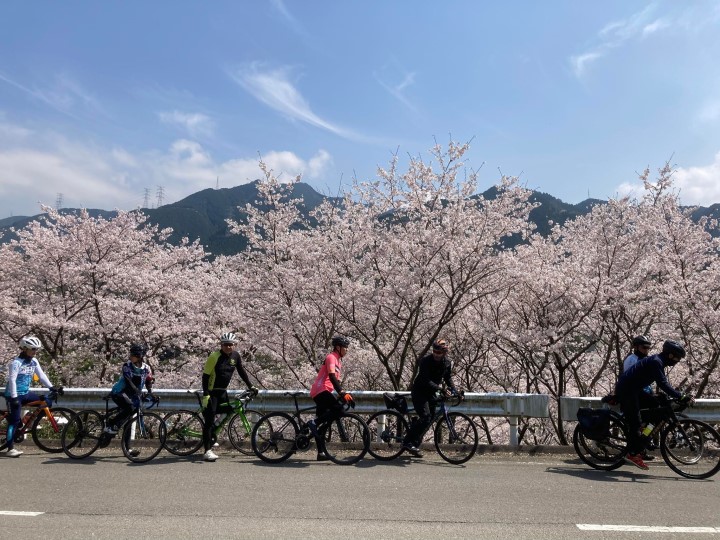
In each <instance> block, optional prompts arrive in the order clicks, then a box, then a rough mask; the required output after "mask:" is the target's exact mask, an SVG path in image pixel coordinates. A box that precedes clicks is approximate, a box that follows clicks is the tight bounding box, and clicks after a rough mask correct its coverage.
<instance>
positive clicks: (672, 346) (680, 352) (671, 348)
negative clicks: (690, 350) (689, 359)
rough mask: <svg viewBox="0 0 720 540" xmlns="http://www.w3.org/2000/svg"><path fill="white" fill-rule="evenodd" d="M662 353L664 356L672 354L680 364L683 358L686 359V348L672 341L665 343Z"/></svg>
mask: <svg viewBox="0 0 720 540" xmlns="http://www.w3.org/2000/svg"><path fill="white" fill-rule="evenodd" d="M662 352H663V354H664V355H667V354H672V355H673V356H674V357H675V358H676V359H677V360H676V362H679V361H680V359H681V358H685V347H683V346H682V345H680V344H679V343H678V342H677V341H673V340H671V339H668V340H667V341H666V342H665V343H663V346H662Z"/></svg>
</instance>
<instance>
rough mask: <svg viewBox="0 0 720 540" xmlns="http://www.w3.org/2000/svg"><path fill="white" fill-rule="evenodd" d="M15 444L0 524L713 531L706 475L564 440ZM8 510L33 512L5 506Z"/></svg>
mask: <svg viewBox="0 0 720 540" xmlns="http://www.w3.org/2000/svg"><path fill="white" fill-rule="evenodd" d="M22 447H23V449H24V450H25V451H26V453H25V454H24V455H23V456H22V457H20V458H18V459H12V458H8V457H5V456H3V455H2V454H0V475H1V478H2V491H3V497H2V500H1V501H0V531H2V533H1V537H2V538H8V539H10V538H12V539H23V538H28V539H30V538H32V539H36V538H39V537H40V538H42V537H50V538H54V539H58V538H61V539H63V538H100V539H105V538H107V539H110V538H112V539H118V538H283V539H285V538H318V539H325V538H328V539H330V538H332V539H334V540H337V539H338V538H340V539H355V538H392V539H405V538H408V539H410V538H411V539H421V538H492V539H494V540H501V539H510V538H512V539H516V538H532V539H546V538H553V539H558V538H559V539H585V538H587V539H604V538H613V539H615V538H619V539H624V538H633V539H638V538H640V539H644V538H647V539H655V538H662V539H666V538H667V539H671V538H683V539H685V540H688V539H693V540H694V539H701V538H717V539H720V475H718V478H716V479H710V480H705V481H697V480H685V479H683V478H681V477H679V476H677V475H675V474H674V473H673V472H672V471H671V470H670V469H668V468H667V467H666V466H665V465H664V464H662V462H660V463H654V464H653V465H652V466H651V468H650V471H647V472H644V471H641V470H639V469H636V468H631V467H630V466H627V467H622V468H620V469H619V470H617V471H613V472H600V471H592V470H589V469H588V468H587V467H586V466H585V465H583V464H582V463H581V462H580V461H579V460H577V459H576V458H575V457H574V456H573V455H572V454H557V453H554V454H537V455H529V454H525V453H523V454H512V453H509V452H500V453H493V454H484V455H478V456H476V457H474V458H473V459H472V460H471V461H469V462H468V463H466V464H465V465H464V466H454V465H449V464H447V463H445V462H444V461H442V460H440V459H439V458H438V457H437V456H436V455H435V454H433V453H428V454H427V456H426V457H425V458H423V459H415V458H413V459H410V458H400V459H398V460H396V461H394V462H390V463H382V462H378V461H375V460H373V459H372V458H369V459H365V460H363V461H362V462H360V463H359V464H358V465H354V466H345V467H343V466H338V465H334V464H332V463H330V462H316V461H314V459H313V457H314V454H313V453H312V452H309V453H302V454H298V455H297V457H293V459H291V460H290V461H288V462H286V463H284V464H280V465H268V464H265V463H263V462H261V461H259V460H257V459H255V458H254V457H247V456H242V455H239V454H237V453H231V452H230V451H229V450H225V449H223V450H221V451H220V454H221V458H220V459H219V460H218V461H217V462H215V463H205V462H203V461H202V460H201V459H200V457H199V456H196V457H192V458H177V457H174V456H170V455H168V454H166V453H162V454H160V456H158V458H156V459H155V460H154V461H152V462H150V463H148V464H144V465H137V464H131V463H129V462H128V461H127V460H126V459H125V458H124V457H123V456H122V453H121V452H120V451H119V449H112V448H109V449H106V450H104V451H103V452H102V453H101V454H99V455H97V456H93V457H91V458H88V459H87V460H84V461H73V460H70V459H68V458H66V457H65V456H64V455H62V454H60V455H51V454H44V453H41V452H39V451H38V450H37V449H35V448H34V447H33V446H32V445H28V444H27V443H25V444H23V445H22ZM18 511H21V512H42V513H41V514H39V515H36V516H18V515H9V514H6V512H18ZM599 526H602V527H599ZM628 526H633V527H634V528H635V529H636V530H635V531H623V530H617V529H618V528H620V529H622V528H625V529H627V528H628ZM598 529H600V530H598Z"/></svg>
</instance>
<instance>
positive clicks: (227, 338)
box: [220, 332, 237, 343]
mask: <svg viewBox="0 0 720 540" xmlns="http://www.w3.org/2000/svg"><path fill="white" fill-rule="evenodd" d="M220 343H237V339H235V334H233V333H232V332H225V333H224V334H223V335H222V336H220Z"/></svg>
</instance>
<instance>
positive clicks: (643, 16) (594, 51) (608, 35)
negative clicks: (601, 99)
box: [570, 3, 673, 78]
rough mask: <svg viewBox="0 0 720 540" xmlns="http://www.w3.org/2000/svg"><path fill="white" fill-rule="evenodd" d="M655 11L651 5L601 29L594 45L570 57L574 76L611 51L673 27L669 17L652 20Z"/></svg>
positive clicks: (584, 71)
mask: <svg viewBox="0 0 720 540" xmlns="http://www.w3.org/2000/svg"><path fill="white" fill-rule="evenodd" d="M656 10H657V5H656V4H654V3H653V4H650V5H648V6H647V7H645V9H643V10H642V11H639V12H637V13H634V14H632V15H630V16H629V17H627V18H626V19H622V20H619V21H613V22H611V23H609V24H607V25H605V26H604V27H603V28H601V29H600V31H599V32H598V34H597V37H596V39H595V41H596V43H595V45H593V46H591V47H589V48H588V49H587V50H586V51H583V52H582V53H579V54H576V55H572V56H571V57H570V66H571V67H572V70H573V73H575V76H576V77H578V78H581V77H582V76H583V75H584V74H585V73H586V72H587V70H588V67H589V66H590V64H592V63H593V62H595V61H597V60H599V59H600V58H603V57H605V56H607V55H608V54H609V53H610V52H611V51H612V50H613V49H617V48H619V47H621V46H623V45H625V44H626V43H627V42H629V41H632V40H640V39H643V38H646V37H648V36H651V35H653V34H657V33H659V32H661V31H662V30H665V29H667V28H670V27H671V26H672V25H673V21H672V20H671V17H660V18H653V15H654V13H655V11H656Z"/></svg>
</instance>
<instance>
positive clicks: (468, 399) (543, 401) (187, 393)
mask: <svg viewBox="0 0 720 540" xmlns="http://www.w3.org/2000/svg"><path fill="white" fill-rule="evenodd" d="M109 391H110V390H109V389H107V388H66V389H65V395H64V396H62V397H61V398H60V401H59V403H58V404H59V405H60V406H63V407H69V408H71V409H93V410H103V409H104V408H105V401H104V400H103V396H106V395H108V393H109ZM230 392H231V393H232V392H233V391H230ZM287 392H290V390H261V391H260V393H259V395H258V396H257V397H256V398H255V399H253V401H252V402H251V404H250V407H251V408H252V409H255V410H257V411H260V412H262V413H265V412H271V411H285V412H294V411H295V405H294V402H293V399H292V398H291V397H289V396H288V395H287ZM154 393H155V394H156V395H158V396H159V397H160V403H159V406H158V409H160V410H177V409H191V410H194V409H197V408H198V406H199V405H198V400H197V397H196V396H195V393H194V390H161V389H157V390H155V391H154ZM383 393H384V392H369V391H358V392H352V395H353V397H354V398H355V402H356V404H357V405H356V408H355V412H358V413H362V414H372V413H373V412H376V411H379V410H382V409H384V408H385V402H384V400H383ZM399 393H401V394H404V395H408V396H409V392H399ZM298 404H299V405H300V407H301V408H305V407H312V406H314V405H315V403H314V402H313V401H312V399H310V395H309V393H308V392H307V391H303V393H302V395H300V396H298ZM110 405H111V406H114V403H112V402H110ZM453 410H457V411H460V412H463V413H465V414H467V415H470V416H495V417H506V418H507V419H508V422H509V423H510V444H511V445H513V446H517V444H518V433H517V431H518V421H519V419H520V418H523V417H525V418H548V417H549V416H550V410H549V397H548V396H547V395H544V394H478V393H466V394H465V401H463V402H462V403H461V404H460V405H458V406H457V407H454V408H453Z"/></svg>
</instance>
